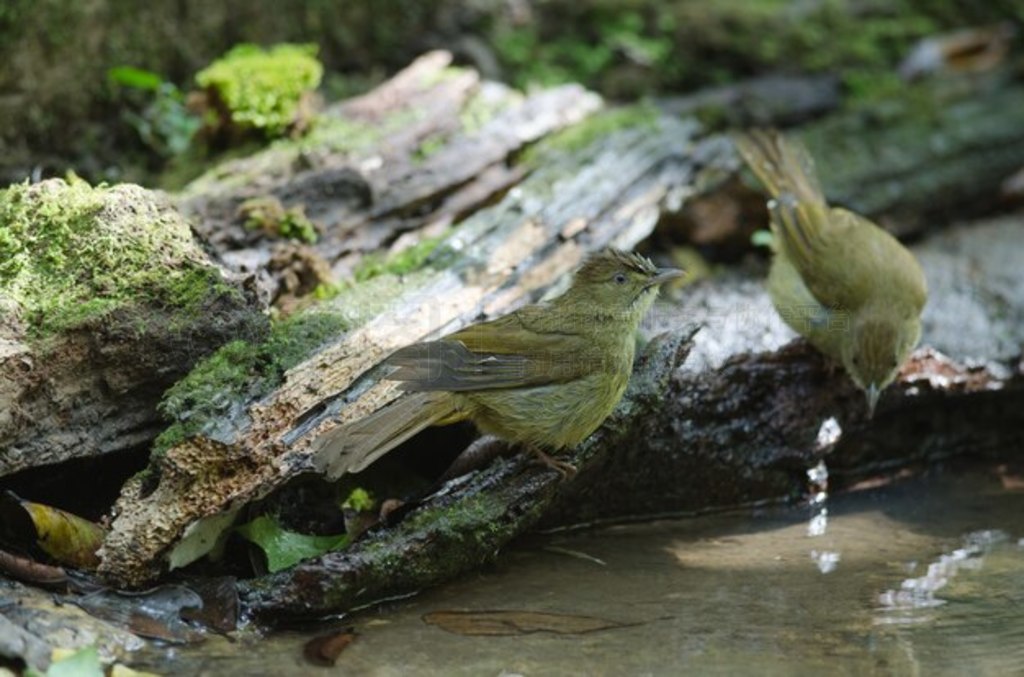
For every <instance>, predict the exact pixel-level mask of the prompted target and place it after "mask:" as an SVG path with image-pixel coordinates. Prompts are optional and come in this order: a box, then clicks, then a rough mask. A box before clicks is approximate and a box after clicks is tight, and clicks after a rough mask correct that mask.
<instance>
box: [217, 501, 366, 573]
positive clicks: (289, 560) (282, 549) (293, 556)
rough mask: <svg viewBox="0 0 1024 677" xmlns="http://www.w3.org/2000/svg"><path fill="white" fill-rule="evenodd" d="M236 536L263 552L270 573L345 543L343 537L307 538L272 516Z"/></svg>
mask: <svg viewBox="0 0 1024 677" xmlns="http://www.w3.org/2000/svg"><path fill="white" fill-rule="evenodd" d="M237 530H238V533H240V534H241V535H242V536H244V537H245V538H246V539H248V540H249V541H252V542H253V543H255V544H256V545H258V546H260V548H262V549H263V552H264V553H266V556H267V568H268V569H269V570H270V571H271V573H273V572H275V571H280V570H281V569H287V568H288V567H290V566H292V565H293V564H296V563H297V562H300V561H302V560H304V559H308V558H310V557H318V556H320V555H322V554H324V553H326V552H330V551H332V550H338V549H340V548H343V547H344V546H345V545H347V544H348V541H349V537H348V535H347V534H340V535H337V536H310V535H307V534H300V533H297V532H295V531H288V530H287V529H285V528H284V527H282V526H281V525H280V524H278V523H277V520H275V519H274V518H272V517H269V516H267V515H262V516H260V517H257V518H256V519H254V520H253V521H251V522H249V523H248V524H243V525H242V526H240V527H238V529H237Z"/></svg>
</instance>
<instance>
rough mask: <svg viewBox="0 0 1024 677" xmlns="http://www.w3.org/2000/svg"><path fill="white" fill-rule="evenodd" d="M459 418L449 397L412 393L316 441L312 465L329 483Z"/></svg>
mask: <svg viewBox="0 0 1024 677" xmlns="http://www.w3.org/2000/svg"><path fill="white" fill-rule="evenodd" d="M463 418H464V416H463V415H462V414H461V413H460V412H459V411H458V410H457V409H456V408H455V406H454V401H453V399H452V396H451V395H450V394H449V393H445V392H420V393H413V394H411V395H407V396H405V397H401V398H399V399H397V400H395V401H394V402H392V403H391V404H389V405H388V406H386V407H384V408H383V409H380V410H378V411H376V412H374V413H373V414H370V415H369V416H367V417H366V418H362V419H359V420H358V421H353V422H352V423H349V424H347V425H343V426H340V427H338V428H335V429H334V430H332V431H330V432H329V433H327V434H326V435H324V436H323V437H321V438H320V439H318V440H317V441H316V442H315V443H314V449H313V459H314V464H315V465H316V467H317V468H318V469H320V470H321V471H322V472H324V473H326V475H327V476H328V477H329V478H330V479H337V478H338V477H340V476H342V475H343V474H345V473H350V472H359V471H360V470H362V469H363V468H365V467H366V466H368V465H370V464H371V463H373V462H374V461H376V460H377V459H378V458H380V457H381V456H383V455H384V454H386V453H387V452H389V451H391V450H392V449H394V448H395V447H397V446H398V445H400V444H401V443H402V442H405V441H406V440H408V439H409V438H411V437H412V436H413V435H415V434H417V433H418V432H420V431H422V430H423V429H425V428H428V427H430V426H432V425H446V424H448V423H456V422H458V421H461V420H463Z"/></svg>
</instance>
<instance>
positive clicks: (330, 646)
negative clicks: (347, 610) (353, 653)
mask: <svg viewBox="0 0 1024 677" xmlns="http://www.w3.org/2000/svg"><path fill="white" fill-rule="evenodd" d="M355 639H356V633H355V631H354V630H353V629H352V628H345V629H344V630H339V631H338V632H332V633H330V634H327V635H320V636H318V637H314V638H313V639H311V640H309V641H308V642H306V644H305V646H303V647H302V654H303V655H304V656H305V657H306V660H308V661H309V662H310V663H312V664H313V665H320V666H322V667H331V666H333V665H334V664H335V663H336V662H337V660H338V656H340V655H341V652H342V651H344V650H345V649H346V648H348V645H349V644H351V643H352V642H354V641H355Z"/></svg>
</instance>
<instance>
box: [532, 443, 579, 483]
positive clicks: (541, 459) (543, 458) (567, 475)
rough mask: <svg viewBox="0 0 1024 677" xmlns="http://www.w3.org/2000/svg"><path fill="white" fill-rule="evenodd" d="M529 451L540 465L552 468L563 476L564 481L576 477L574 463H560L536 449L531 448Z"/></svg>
mask: <svg viewBox="0 0 1024 677" xmlns="http://www.w3.org/2000/svg"><path fill="white" fill-rule="evenodd" d="M529 451H530V453H531V454H533V456H534V458H535V459H536V460H537V462H538V463H540V464H541V465H544V466H547V467H548V468H551V469H552V470H554V471H556V472H557V473H558V474H559V475H561V476H562V480H563V481H564V480H568V479H572V478H573V477H575V475H576V466H574V465H573V464H572V463H567V462H565V461H559V460H558V459H555V458H551V457H550V456H548V455H547V454H546V453H544V452H543V451H541V450H540V449H538V448H536V447H530V448H529Z"/></svg>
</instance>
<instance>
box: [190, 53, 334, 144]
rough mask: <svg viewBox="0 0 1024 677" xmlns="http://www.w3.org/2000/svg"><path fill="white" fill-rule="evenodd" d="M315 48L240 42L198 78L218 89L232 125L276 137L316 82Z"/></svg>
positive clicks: (318, 68) (320, 73)
mask: <svg viewBox="0 0 1024 677" xmlns="http://www.w3.org/2000/svg"><path fill="white" fill-rule="evenodd" d="M316 53H317V47H316V45H290V44H281V45H276V46H274V47H271V48H269V49H262V48H260V47H258V46H256V45H249V44H243V45H238V46H236V47H235V48H234V49H232V50H231V51H229V52H228V53H227V54H225V55H224V56H223V57H221V58H220V59H218V60H217V61H214V62H213V63H212V64H210V65H209V66H208V67H206V68H204V69H203V70H201V71H200V72H199V73H197V74H196V83H198V84H199V86H200V87H203V88H205V89H209V90H212V91H214V92H216V94H217V96H218V98H219V99H220V100H221V101H222V102H223V103H224V105H225V106H227V109H228V111H229V112H230V115H231V121H232V123H233V124H235V125H237V126H239V127H242V128H251V129H257V130H261V131H264V132H266V133H267V134H268V135H270V136H280V135H281V134H282V133H283V132H284V131H285V130H287V129H288V127H290V126H291V124H292V123H293V122H294V121H295V118H296V114H297V112H298V109H299V101H300V99H301V98H302V96H303V95H304V94H305V93H307V92H309V91H312V90H314V89H316V87H317V86H318V85H319V84H320V79H321V77H323V66H322V65H321V64H320V62H319V61H317V59H316Z"/></svg>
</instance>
